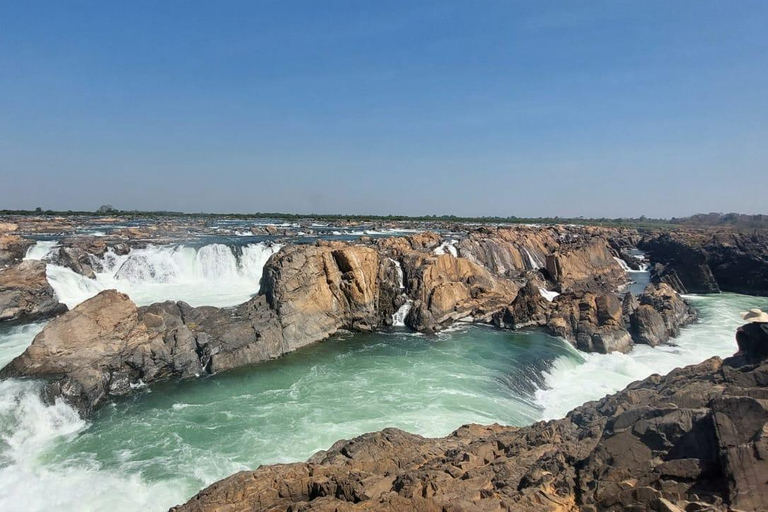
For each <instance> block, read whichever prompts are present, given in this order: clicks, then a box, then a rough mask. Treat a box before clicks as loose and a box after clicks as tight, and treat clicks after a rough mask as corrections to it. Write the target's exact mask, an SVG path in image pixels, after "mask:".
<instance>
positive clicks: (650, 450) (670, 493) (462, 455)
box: [171, 330, 768, 512]
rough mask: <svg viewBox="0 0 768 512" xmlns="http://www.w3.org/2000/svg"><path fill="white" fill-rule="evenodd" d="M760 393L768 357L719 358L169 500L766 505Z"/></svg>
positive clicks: (361, 442) (267, 470)
mask: <svg viewBox="0 0 768 512" xmlns="http://www.w3.org/2000/svg"><path fill="white" fill-rule="evenodd" d="M760 332H762V333H763V334H765V332H764V331H762V330H760ZM753 334H754V335H760V334H759V333H758V334H755V333H752V331H751V330H750V333H749V334H745V336H747V335H748V336H752V335H753ZM766 337H768V334H766ZM766 343H768V340H763V341H753V342H751V343H749V344H747V345H746V346H749V347H754V346H763V345H764V344H766ZM745 355H748V356H749V357H751V358H755V357H757V355H756V354H752V353H751V352H750V353H747V354H745ZM752 360H753V361H754V359H752ZM765 396H768V363H767V362H766V361H765V360H764V359H761V360H760V361H758V362H753V363H750V364H744V362H743V360H742V359H740V358H738V357H737V358H730V359H727V360H725V361H721V360H720V359H719V358H712V359H709V360H707V361H705V362H703V363H701V364H698V365H694V366H689V367H686V368H680V369H677V370H674V371H672V372H671V373H670V374H669V375H667V376H665V377H660V376H658V375H653V376H651V377H649V378H647V379H645V380H643V381H640V382H635V383H633V384H630V385H629V386H628V387H627V388H626V389H624V390H623V391H621V392H619V393H616V394H614V395H611V396H608V397H606V398H603V399H602V400H600V401H598V402H590V403H587V404H584V405H582V406H581V407H578V408H576V409H574V410H573V411H571V412H570V413H569V414H568V415H567V416H566V417H565V418H564V419H561V420H556V421H550V422H540V423H536V424H534V425H531V426H529V427H524V428H515V427H501V426H499V425H490V426H487V427H482V426H478V425H469V426H465V427H462V428H460V429H459V430H457V431H456V432H454V433H453V434H451V435H449V436H448V437H445V438H440V439H425V438H422V437H420V436H415V435H412V434H408V433H406V432H402V431H399V430H396V429H385V430H383V431H381V432H375V433H371V434H365V435H363V436H361V437H358V438H356V439H353V440H350V441H339V442H337V443H336V444H334V445H333V446H332V447H331V448H330V449H329V450H328V451H322V452H318V453H317V454H315V455H314V456H313V457H312V458H310V460H309V461H308V462H306V463H295V464H280V465H272V466H262V467H260V468H258V469H257V470H255V471H243V472H240V473H238V474H236V475H233V476H231V477H229V478H225V479H224V480H221V481H219V482H216V483H214V484H213V485H211V486H210V487H208V488H206V489H204V490H203V491H201V492H200V493H199V494H198V495H197V496H195V497H193V498H192V499H190V500H189V501H188V502H187V503H186V504H184V505H181V506H178V507H175V508H173V509H171V510H172V511H174V512H210V511H239V510H243V511H245V510H248V511H254V512H255V511H262V510H294V511H297V510H301V511H313V510H322V511H326V510H334V511H347V510H349V511H352V510H366V511H380V510H381V511H393V510H419V511H421V510H435V511H444V510H512V511H525V510H537V511H553V512H554V511H563V510H583V511H617V512H618V511H625V510H637V511H645V510H655V511H677V510H686V511H688V510H691V511H693V510H702V511H703V510H712V511H725V510H765V509H766V508H767V507H768V493H767V492H766V483H765V482H766V481H768V463H766V461H767V460H768V457H766V455H767V454H768V451H767V450H768V441H766V437H765V434H764V433H765V432H766V431H768V401H767V400H766V399H765V398H762V397H765Z"/></svg>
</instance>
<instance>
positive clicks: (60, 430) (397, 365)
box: [0, 245, 768, 512]
mask: <svg viewBox="0 0 768 512" xmlns="http://www.w3.org/2000/svg"><path fill="white" fill-rule="evenodd" d="M207 247H210V248H208V249H206V250H204V251H202V250H195V249H193V248H189V247H162V248H161V247H152V248H147V249H141V250H135V251H132V252H131V253H130V254H129V255H127V256H118V255H115V254H112V253H108V255H107V256H105V258H104V261H103V264H104V269H105V270H104V272H102V273H100V274H99V275H98V276H97V279H95V280H91V279H87V278H84V277H83V276H80V275H78V274H75V273H74V272H72V271H71V270H69V269H65V268H62V267H57V266H55V265H49V267H48V272H49V279H51V281H52V282H54V283H56V286H57V287H58V288H57V292H58V291H59V289H62V288H63V289H66V290H68V291H69V292H70V293H71V294H73V297H74V296H75V295H77V294H80V296H81V297H85V296H89V295H92V294H93V293H96V292H97V291H98V290H99V289H101V288H103V287H107V286H108V285H111V284H118V285H120V286H122V287H123V289H124V290H127V291H128V292H129V294H131V293H134V295H132V297H134V299H136V298H137V297H141V299H137V300H139V302H140V303H147V302H151V301H155V300H166V299H169V298H176V297H174V296H173V295H172V294H173V293H177V292H183V293H180V295H185V294H186V296H185V297H180V298H183V299H184V300H187V301H191V302H193V303H194V302H195V299H198V300H199V301H200V302H198V303H206V302H203V301H208V302H207V303H211V300H213V299H216V300H219V301H221V302H224V300H223V298H225V297H229V300H230V301H232V302H234V303H237V302H242V298H241V297H236V293H233V291H232V290H233V289H231V288H230V289H229V291H228V292H226V293H223V294H222V293H221V290H222V289H224V290H226V289H227V287H230V286H232V283H233V282H234V283H238V282H243V281H250V282H249V283H248V286H247V287H245V286H244V287H243V288H242V289H240V288H238V289H237V290H235V291H236V292H237V293H240V294H241V295H245V296H246V298H247V296H248V295H249V294H250V293H253V291H254V289H253V282H254V279H255V280H256V283H258V279H256V276H257V275H260V274H261V269H262V268H263V264H264V262H265V261H266V259H267V258H268V257H269V255H270V254H271V253H272V252H274V251H276V248H274V247H267V246H263V245H262V246H261V247H251V246H246V247H243V248H242V251H240V250H237V251H233V250H231V249H228V251H229V254H228V253H227V252H226V251H224V250H223V249H222V247H224V248H226V246H220V247H213V246H207ZM42 251H43V249H42V248H40V252H39V253H35V254H41V253H42ZM132 256H133V259H131V257H132ZM129 260H130V261H131V263H130V264H128V261H129ZM233 260H234V262H235V263H234V264H233ZM395 265H396V266H397V267H398V287H399V288H400V290H402V291H404V290H405V283H404V276H403V273H402V268H400V266H399V265H398V264H397V263H395ZM118 273H119V274H120V275H119V276H118V275H117V274H118ZM635 275H639V274H635ZM185 282H188V283H191V284H189V286H188V287H187V288H184V287H182V284H183V283H185ZM109 287H114V286H109ZM210 289H214V292H215V291H216V289H218V290H219V292H217V293H214V292H209V291H208V290H210ZM140 292H141V293H144V295H143V296H142V295H141V293H140ZM207 293H210V296H207V295H206V294H207ZM227 294H229V295H227ZM149 299H152V300H149ZM209 299H210V300H209ZM690 299H691V300H693V301H694V303H695V305H696V306H697V308H698V309H699V311H700V314H701V321H700V322H698V323H696V324H694V325H693V326H690V327H687V328H685V329H684V330H683V333H682V335H681V336H680V337H679V338H677V339H675V340H674V345H667V346H660V347H656V348H653V349H652V348H650V347H647V346H640V345H638V346H636V347H635V348H634V350H633V351H632V352H630V353H629V354H619V353H614V354H610V355H599V354H584V353H580V352H577V351H575V350H574V349H573V348H572V347H571V346H570V345H569V344H568V343H566V342H564V341H562V340H558V339H555V338H551V337H549V336H546V335H544V334H542V333H538V332H530V333H518V332H509V331H501V330H494V329H490V328H483V327H476V326H465V327H454V328H452V329H450V330H449V331H446V332H443V333H439V334H437V335H435V336H429V337H427V336H422V335H420V334H416V333H411V332H404V331H403V330H400V329H396V330H392V331H390V332H385V333H372V334H359V333H358V334H345V335H341V336H336V337H335V338H334V339H332V340H329V341H327V342H325V343H319V344H315V345H312V346H309V347H306V348H304V349H302V350H300V351H298V352H296V353H293V354H290V355H288V356H286V357H284V358H281V359H279V360H276V361H271V362H267V363H263V364H262V365H260V366H259V368H258V371H255V370H254V368H243V369H241V370H237V371H233V372H227V373H225V374H221V375H217V376H215V377H213V378H206V379H193V380H190V381H186V382H168V383H161V384H158V385H156V386H152V387H151V388H147V389H144V390H139V391H137V392H136V394H135V395H134V396H133V397H131V398H130V399H126V400H119V401H116V402H113V403H111V404H109V405H107V406H105V407H104V408H103V409H101V410H100V411H98V412H97V414H96V415H95V416H94V418H93V419H92V422H84V421H82V420H81V419H80V418H79V417H78V416H77V415H76V414H75V412H74V410H73V409H72V408H70V407H68V406H67V405H65V404H64V403H61V402H58V403H55V404H48V403H44V402H43V401H42V400H41V398H40V389H41V384H40V383H39V382H34V381H20V380H14V379H11V380H5V381H1V382H0V510H4V511H5V510H8V511H22V510H23V511H25V512H27V511H33V512H34V511H41V512H42V511H44V510H51V509H60V510H85V511H96V510H104V509H109V510H111V511H113V512H123V511H126V512H127V511H138V510H149V511H151V510H157V511H161V510H167V509H168V507H170V506H172V505H174V504H177V503H180V502H183V501H184V500H186V499H187V498H189V497H190V496H191V495H193V494H194V493H195V492H197V491H198V490H199V489H200V488H201V487H203V486H205V485H208V484H210V483H212V482H213V481H214V480H216V479H219V478H222V477H225V476H228V475H230V474H232V473H234V472H236V471H239V470H242V469H247V468H254V467H256V466H258V465H259V464H262V463H275V462H291V461H297V460H304V459H306V458H307V457H308V456H309V455H311V454H312V453H314V452H315V451H317V450H319V449H324V448H327V447H328V446H330V445H331V444H332V443H333V442H334V441H336V440H338V439H341V438H350V437H352V436H355V435H358V434H361V433H363V432H368V431H372V430H378V429H381V428H384V427H388V426H396V427H400V428H403V429H406V430H408V431H411V432H414V433H418V434H422V435H428V436H437V435H446V434H447V433H448V432H450V431H451V430H453V429H455V428H457V427H458V426H460V425H462V424H464V423H470V422H479V423H492V422H500V423H504V424H513V425H524V424H530V423H532V422H534V421H538V420H540V419H544V418H553V417H558V416H562V415H563V414H564V413H565V412H567V411H568V410H570V409H572V408H573V407H575V406H577V405H580V404H581V403H583V402H584V401H587V400H594V399H598V398H600V397H602V396H603V395H604V394H606V393H611V392H614V391H617V390H619V389H621V388H623V387H624V386H626V385H627V384H628V383H629V382H631V381H633V380H637V379H640V378H644V377H646V376H647V375H649V374H651V373H653V372H667V371H669V370H671V369H672V368H674V367H677V366H681V365H686V364H691V363H697V362H700V361H702V360H703V359H706V358H707V357H710V356H712V355H720V356H727V355H730V354H732V353H733V352H734V351H735V348H736V345H735V342H734V339H733V337H734V330H735V328H736V327H737V326H738V325H739V324H740V323H741V319H740V317H739V316H738V313H739V311H744V310H747V309H750V308H754V307H761V308H764V309H765V308H766V307H768V299H766V298H762V297H747V296H740V295H733V294H719V295H712V296H702V297H695V296H694V297H690ZM79 300H81V299H77V298H72V301H73V302H75V303H76V302H78V301H79ZM401 309H402V308H401ZM406 313H407V311H406ZM402 318H403V319H404V318H405V316H404V315H403V317H402ZM42 327H43V324H32V325H26V326H16V327H12V328H7V327H6V328H2V329H0V366H2V365H4V364H6V363H7V362H8V361H10V360H11V359H12V358H13V357H15V356H16V355H18V354H19V353H20V352H21V351H23V350H24V348H25V347H26V346H27V345H28V344H29V343H30V342H31V341H32V338H33V337H34V336H35V335H36V334H37V333H38V332H39V331H40V329H42ZM351 403H353V404H355V407H350V406H349V404H351Z"/></svg>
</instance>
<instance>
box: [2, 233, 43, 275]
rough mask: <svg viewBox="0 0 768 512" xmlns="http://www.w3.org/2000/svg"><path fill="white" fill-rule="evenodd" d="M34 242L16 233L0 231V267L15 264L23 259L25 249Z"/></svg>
mask: <svg viewBox="0 0 768 512" xmlns="http://www.w3.org/2000/svg"><path fill="white" fill-rule="evenodd" d="M33 245H35V242H34V241H32V240H28V239H26V238H22V237H20V236H18V235H10V234H5V233H0V268H2V267H4V266H7V265H15V264H17V263H20V262H21V260H23V259H24V255H25V254H27V249H29V248H30V247H31V246H33Z"/></svg>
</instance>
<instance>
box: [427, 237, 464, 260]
mask: <svg viewBox="0 0 768 512" xmlns="http://www.w3.org/2000/svg"><path fill="white" fill-rule="evenodd" d="M457 242H458V241H457V240H447V241H445V242H443V243H442V244H440V245H439V246H437V247H436V248H435V250H434V251H432V252H433V253H434V254H436V255H438V256H442V255H443V254H450V255H451V256H453V257H454V258H456V257H458V255H459V252H458V250H457V249H456V243H457Z"/></svg>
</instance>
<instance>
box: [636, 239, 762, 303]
mask: <svg viewBox="0 0 768 512" xmlns="http://www.w3.org/2000/svg"><path fill="white" fill-rule="evenodd" d="M639 247H640V248H641V249H643V250H644V251H647V252H648V253H649V254H650V256H651V259H652V260H653V261H654V262H656V263H658V265H657V267H656V268H655V269H654V278H655V279H657V280H659V281H661V282H666V283H667V284H670V285H672V286H673V287H674V288H675V289H676V290H677V291H679V292H680V293H717V292H719V291H721V290H722V291H726V292H735V293H744V294H748V295H768V234H766V233H765V232H758V231H755V232H752V233H739V232H733V231H716V232H712V231H707V230H681V231H677V232H672V233H655V234H651V235H648V236H646V237H645V238H643V240H642V242H641V243H640V244H639Z"/></svg>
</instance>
